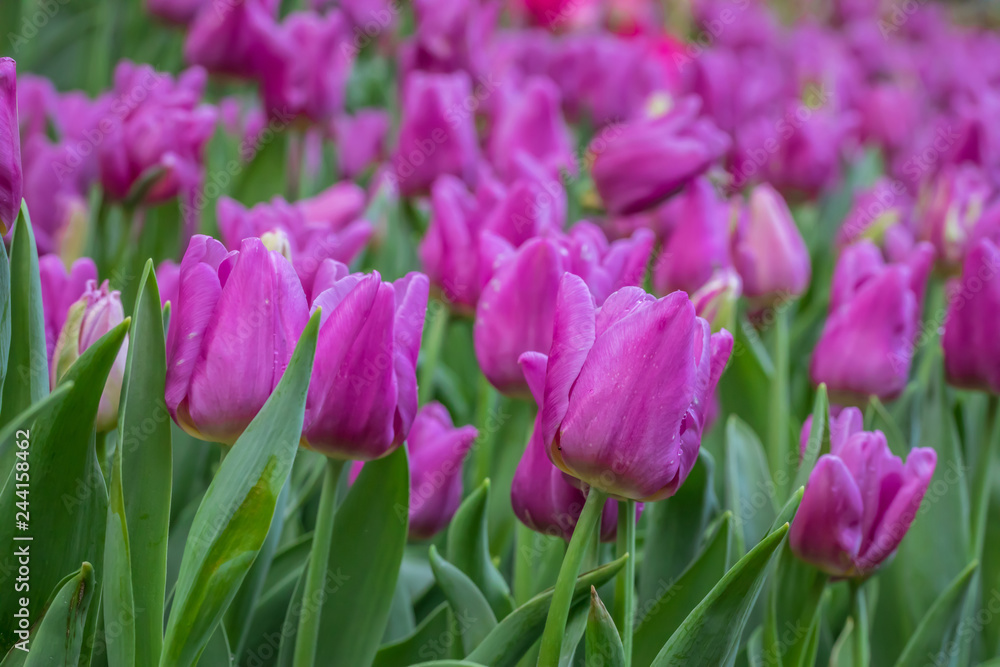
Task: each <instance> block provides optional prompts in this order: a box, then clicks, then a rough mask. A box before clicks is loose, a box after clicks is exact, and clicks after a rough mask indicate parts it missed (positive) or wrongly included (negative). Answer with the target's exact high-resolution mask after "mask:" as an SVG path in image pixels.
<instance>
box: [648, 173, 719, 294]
mask: <svg viewBox="0 0 1000 667" xmlns="http://www.w3.org/2000/svg"><path fill="white" fill-rule="evenodd" d="M677 199H678V202H677V205H676V208H673V207H672V213H673V215H676V216H677V218H678V219H679V223H678V224H677V225H676V226H675V227H674V229H673V231H672V232H671V233H670V235H669V236H668V237H667V240H666V241H665V242H664V244H663V250H662V252H661V254H660V257H659V258H658V259H657V261H656V265H655V267H654V268H653V286H654V287H655V288H656V292H657V293H659V294H669V293H670V292H674V291H676V290H683V291H685V292H687V293H688V294H694V293H695V292H696V291H697V290H698V289H699V288H700V287H701V286H702V285H704V284H705V283H706V282H707V281H708V279H709V278H711V277H712V274H713V273H715V272H716V271H717V270H718V269H722V268H725V267H728V266H729V265H730V264H732V261H731V260H730V258H729V245H730V241H729V235H730V229H731V227H732V224H731V218H732V209H731V207H730V206H729V205H728V204H727V203H726V202H725V201H724V200H722V199H721V198H720V197H719V196H718V195H717V194H716V192H715V188H713V187H712V184H711V183H710V182H709V181H708V179H705V178H699V179H697V180H695V181H692V182H691V183H690V184H688V186H687V187H686V189H685V191H684V192H683V193H682V194H680V195H678V197H677Z"/></svg>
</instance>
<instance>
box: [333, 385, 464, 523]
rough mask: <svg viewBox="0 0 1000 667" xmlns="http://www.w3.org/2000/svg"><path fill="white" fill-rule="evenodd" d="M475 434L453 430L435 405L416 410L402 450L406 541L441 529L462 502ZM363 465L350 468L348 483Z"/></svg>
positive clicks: (445, 412)
mask: <svg viewBox="0 0 1000 667" xmlns="http://www.w3.org/2000/svg"><path fill="white" fill-rule="evenodd" d="M478 435H479V432H478V431H477V430H476V427H474V426H463V427H461V428H455V426H454V424H452V421H451V415H449V414H448V409H447V408H445V407H444V406H443V405H441V404H440V403H437V402H431V403H428V404H427V405H425V406H423V407H421V408H420V411H419V412H417V416H416V418H415V419H414V420H413V426H412V427H411V428H410V434H409V436H407V438H406V451H407V455H408V457H409V462H410V508H409V509H410V530H409V535H410V539H413V540H427V539H430V538H432V537H434V536H435V535H437V534H438V533H440V532H441V531H442V530H444V529H445V528H446V527H447V526H448V523H449V522H450V521H451V518H452V517H453V516H455V512H456V511H458V506H459V504H461V502H462V461H463V459H465V456H466V454H468V453H469V449H470V448H471V447H472V443H473V442H474V441H475V439H476V436H478ZM363 465H364V464H363V463H362V462H361V461H357V462H355V464H354V465H353V466H352V467H351V481H352V482H353V480H354V479H356V478H357V476H358V474H360V472H361V468H362V466H363Z"/></svg>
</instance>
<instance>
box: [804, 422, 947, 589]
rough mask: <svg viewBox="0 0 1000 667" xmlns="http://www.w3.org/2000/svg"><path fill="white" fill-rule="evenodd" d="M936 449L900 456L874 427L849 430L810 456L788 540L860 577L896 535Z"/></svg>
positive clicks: (842, 573) (890, 548) (820, 564)
mask: <svg viewBox="0 0 1000 667" xmlns="http://www.w3.org/2000/svg"><path fill="white" fill-rule="evenodd" d="M936 464H937V454H936V453H935V452H934V450H933V449H930V448H928V447H917V448H915V449H913V450H911V451H910V454H909V456H908V457H907V459H906V463H905V464H904V463H903V461H902V460H900V459H899V457H897V456H894V455H893V454H892V452H891V451H889V445H888V444H886V440H885V436H884V435H883V434H882V432H881V431H874V432H867V431H860V432H856V433H854V434H853V435H851V436H850V437H848V438H847V439H846V440H844V441H843V442H842V443H840V444H839V446H834V447H832V448H831V452H830V453H829V454H824V455H823V456H821V457H820V459H819V461H818V462H817V463H816V467H815V468H814V469H813V471H812V474H811V475H810V476H809V482H808V483H807V484H806V490H805V495H803V496H802V503H801V504H800V505H799V510H798V512H797V513H796V515H795V519H794V520H793V521H792V527H791V530H790V531H789V535H788V542H789V545H790V546H791V548H792V552H793V553H794V554H795V555H796V556H798V557H799V558H801V559H802V560H804V561H806V562H807V563H810V564H811V565H813V566H815V567H817V568H819V569H820V570H823V571H824V572H826V573H828V574H831V575H833V576H836V577H865V576H867V575H869V574H871V573H872V572H874V571H875V570H876V569H877V568H878V567H879V565H881V564H882V563H883V562H884V561H885V560H886V559H887V558H888V557H889V556H891V555H892V554H893V553H894V552H895V551H896V548H897V547H898V546H899V543H900V542H902V540H903V537H904V536H905V535H906V531H907V530H909V528H910V524H912V523H913V519H914V518H915V517H916V514H917V511H918V510H919V509H920V502H921V500H923V497H924V493H925V492H926V491H927V487H928V486H929V485H930V482H931V477H932V476H933V475H934V468H935V465H936Z"/></svg>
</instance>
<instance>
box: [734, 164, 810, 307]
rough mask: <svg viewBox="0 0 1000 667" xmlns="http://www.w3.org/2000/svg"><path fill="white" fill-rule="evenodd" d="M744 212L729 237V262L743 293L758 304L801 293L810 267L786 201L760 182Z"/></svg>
mask: <svg viewBox="0 0 1000 667" xmlns="http://www.w3.org/2000/svg"><path fill="white" fill-rule="evenodd" d="M744 213H745V214H744V215H742V216H740V220H739V224H738V225H737V228H736V235H735V237H734V239H733V262H734V264H735V266H736V270H737V271H739V273H740V277H742V278H743V293H744V294H746V295H747V296H748V297H749V298H750V299H752V300H753V301H754V303H755V304H757V305H762V306H766V305H770V304H772V303H774V302H775V301H778V300H782V299H788V298H790V297H793V296H798V295H799V294H802V292H804V291H805V290H806V287H808V286H809V278H810V275H811V271H812V269H811V266H810V263H809V251H808V250H807V249H806V244H805V241H803V240H802V235H801V234H800V233H799V230H798V228H797V227H796V226H795V220H793V219H792V212H791V211H789V210H788V204H786V203H785V200H784V199H783V198H782V197H781V195H780V194H778V193H777V191H775V189H774V188H772V187H771V186H770V185H768V184H766V183H764V184H762V185H758V186H757V187H755V188H754V189H753V192H752V193H751V194H750V202H749V204H748V206H747V209H746V211H745V212H744Z"/></svg>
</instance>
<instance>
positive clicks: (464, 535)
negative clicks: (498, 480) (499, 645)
mask: <svg viewBox="0 0 1000 667" xmlns="http://www.w3.org/2000/svg"><path fill="white" fill-rule="evenodd" d="M489 494H490V481H489V480H488V479H487V480H485V481H484V482H483V483H482V484H480V485H479V487H478V488H477V489H476V490H475V491H473V492H472V493H470V494H469V497H468V498H466V499H465V500H464V501H463V502H462V504H461V505H460V506H459V508H458V511H457V512H455V516H454V517H453V518H452V520H451V524H450V525H449V527H448V559H449V560H450V561H451V563H452V564H453V565H454V566H455V567H457V568H458V569H459V570H461V571H462V572H464V573H465V574H466V575H468V577H469V578H470V579H472V581H473V583H475V585H476V586H477V587H478V588H479V590H481V591H482V592H483V595H485V596H486V599H487V601H488V602H489V603H490V608H491V609H493V614H494V615H495V616H496V617H497V618H498V619H502V618H503V617H504V616H506V615H507V614H509V613H510V612H511V610H513V608H514V601H513V600H512V599H511V597H510V589H509V588H508V587H507V582H506V581H505V580H504V578H503V575H501V574H500V572H499V571H498V570H497V568H496V566H495V565H493V560H492V559H491V558H490V544H489V532H488V530H487V509H488V508H487V503H488V500H489Z"/></svg>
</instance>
